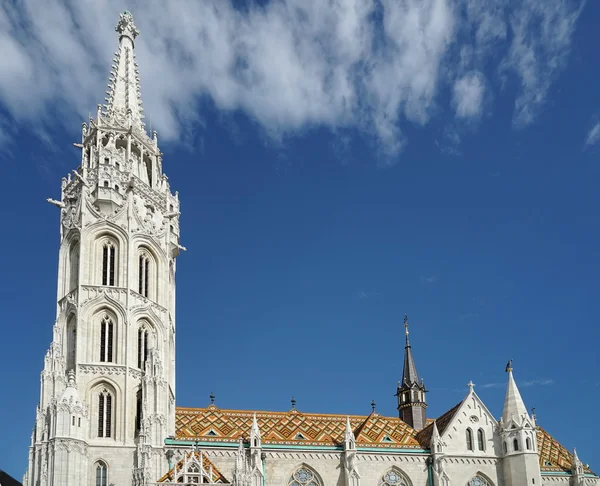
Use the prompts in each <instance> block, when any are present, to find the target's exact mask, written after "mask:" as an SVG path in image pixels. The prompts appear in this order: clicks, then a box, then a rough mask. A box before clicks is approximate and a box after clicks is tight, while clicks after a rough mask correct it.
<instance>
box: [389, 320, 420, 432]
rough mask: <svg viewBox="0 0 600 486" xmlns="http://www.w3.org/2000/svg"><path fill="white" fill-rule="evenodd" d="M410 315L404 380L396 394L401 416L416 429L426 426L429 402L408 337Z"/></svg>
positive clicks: (406, 338) (405, 322)
mask: <svg viewBox="0 0 600 486" xmlns="http://www.w3.org/2000/svg"><path fill="white" fill-rule="evenodd" d="M408 334H409V330H408V316H407V315H405V316H404V335H405V341H406V343H405V346H404V367H403V369H402V381H400V382H399V383H398V389H397V392H396V396H397V397H398V412H399V414H400V418H401V419H402V420H403V421H404V422H406V423H407V424H408V425H410V426H411V427H412V428H414V429H415V430H421V429H423V428H424V427H425V421H426V412H425V410H426V408H427V402H426V400H425V393H426V391H427V390H425V385H424V384H423V380H421V381H419V375H418V373H417V366H416V365H415V359H414V357H413V354H412V347H411V345H410V340H409V338H408Z"/></svg>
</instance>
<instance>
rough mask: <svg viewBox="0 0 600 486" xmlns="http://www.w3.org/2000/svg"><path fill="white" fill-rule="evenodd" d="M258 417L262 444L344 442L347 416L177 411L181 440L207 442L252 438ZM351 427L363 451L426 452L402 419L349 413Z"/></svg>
mask: <svg viewBox="0 0 600 486" xmlns="http://www.w3.org/2000/svg"><path fill="white" fill-rule="evenodd" d="M254 413H256V419H257V421H258V426H259V429H260V434H261V440H262V443H263V444H278V445H307V446H337V445H341V444H343V443H344V431H345V429H346V418H347V417H348V416H347V415H333V414H314V413H303V412H300V411H298V410H296V409H292V410H290V411H289V412H252V411H247V410H221V409H220V408H218V407H216V406H215V405H210V406H209V407H207V408H177V413H176V417H175V424H176V439H178V440H189V441H195V440H201V441H203V442H221V443H222V442H232V443H237V441H238V438H239V437H242V438H244V439H245V440H247V439H248V437H249V434H250V427H251V425H252V417H253V416H254ZM349 418H350V426H351V427H352V429H353V431H354V435H355V437H356V443H357V445H358V446H359V447H375V448H415V449H419V448H421V445H420V444H419V441H417V439H416V438H415V436H416V431H415V430H414V429H413V428H412V427H410V426H409V425H408V424H406V423H404V422H403V421H402V420H400V419H399V418H393V417H383V416H381V415H379V414H377V413H372V414H371V415H368V416H364V415H362V416H360V415H350V416H349Z"/></svg>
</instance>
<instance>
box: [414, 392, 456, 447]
mask: <svg viewBox="0 0 600 486" xmlns="http://www.w3.org/2000/svg"><path fill="white" fill-rule="evenodd" d="M462 403H463V402H462V401H460V402H458V403H457V404H456V405H454V407H452V408H451V409H450V410H448V411H447V412H445V413H444V414H442V415H440V416H439V417H438V418H437V419H435V423H436V425H437V428H438V432H439V433H440V435H442V434H443V433H444V431H445V430H446V428H447V427H448V425H449V424H450V422H451V421H452V418H453V417H454V415H456V412H457V411H458V409H459V408H460V406H461V405H462ZM433 423H434V421H433V420H432V421H431V422H430V423H429V425H427V427H425V428H424V429H423V430H421V431H419V432H418V433H417V435H416V437H417V440H418V441H419V443H420V444H421V445H422V446H423V447H425V448H426V449H429V445H430V442H431V435H432V434H433Z"/></svg>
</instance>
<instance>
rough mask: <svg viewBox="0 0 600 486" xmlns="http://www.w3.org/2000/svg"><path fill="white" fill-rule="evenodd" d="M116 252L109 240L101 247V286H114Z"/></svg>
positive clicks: (114, 246)
mask: <svg viewBox="0 0 600 486" xmlns="http://www.w3.org/2000/svg"><path fill="white" fill-rule="evenodd" d="M116 256H117V250H116V245H115V244H114V242H113V241H111V240H106V241H105V242H104V244H103V245H102V285H109V286H111V287H114V285H115V266H116Z"/></svg>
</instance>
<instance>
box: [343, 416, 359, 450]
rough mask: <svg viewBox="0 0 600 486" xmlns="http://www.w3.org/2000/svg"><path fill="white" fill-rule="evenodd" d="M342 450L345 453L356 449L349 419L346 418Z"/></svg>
mask: <svg viewBox="0 0 600 486" xmlns="http://www.w3.org/2000/svg"><path fill="white" fill-rule="evenodd" d="M344 449H345V450H347V451H349V450H355V449H356V438H355V437H354V432H353V431H352V427H351V426H350V417H346V430H345V432H344Z"/></svg>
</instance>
